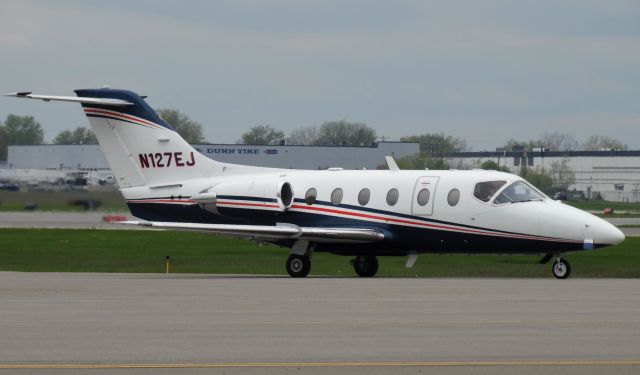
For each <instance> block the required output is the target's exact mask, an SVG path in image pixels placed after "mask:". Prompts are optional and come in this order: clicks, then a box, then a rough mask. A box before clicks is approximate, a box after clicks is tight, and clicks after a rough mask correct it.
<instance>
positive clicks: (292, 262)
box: [287, 254, 311, 277]
mask: <svg viewBox="0 0 640 375" xmlns="http://www.w3.org/2000/svg"><path fill="white" fill-rule="evenodd" d="M309 272H311V259H309V257H308V256H307V255H297V254H291V255H289V258H287V273H288V274H289V276H291V277H306V276H307V275H308V274H309Z"/></svg>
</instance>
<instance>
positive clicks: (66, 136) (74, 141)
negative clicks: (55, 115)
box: [53, 127, 98, 145]
mask: <svg viewBox="0 0 640 375" xmlns="http://www.w3.org/2000/svg"><path fill="white" fill-rule="evenodd" d="M53 143H54V144H57V145H95V144H98V140H97V139H96V136H95V134H93V132H92V131H91V129H87V128H83V127H77V128H76V129H75V130H73V131H71V130H63V131H61V132H60V133H58V135H57V136H56V137H55V138H54V139H53Z"/></svg>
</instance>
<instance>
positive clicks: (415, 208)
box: [411, 176, 440, 215]
mask: <svg viewBox="0 0 640 375" xmlns="http://www.w3.org/2000/svg"><path fill="white" fill-rule="evenodd" d="M439 178H440V177H433V176H427V177H420V178H418V181H416V186H415V188H414V189H413V200H412V203H411V211H412V212H413V214H414V215H431V214H433V201H434V200H435V196H436V187H437V186H438V179H439Z"/></svg>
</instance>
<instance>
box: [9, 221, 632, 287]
mask: <svg viewBox="0 0 640 375" xmlns="http://www.w3.org/2000/svg"><path fill="white" fill-rule="evenodd" d="M639 247H640V238H634V237H630V238H627V240H626V241H625V242H623V243H622V244H620V245H618V246H615V247H611V248H608V249H603V250H596V251H588V252H583V253H570V254H567V256H566V259H567V260H569V261H570V262H571V265H572V269H573V275H572V276H573V277H610V278H638V277H640V252H639V251H637V250H638V248H639ZM166 255H170V256H171V271H172V272H173V273H215V274H271V275H286V271H285V267H284V262H285V259H286V258H287V256H288V251H287V249H284V248H279V247H276V246H270V245H264V246H259V245H257V244H254V243H252V242H250V241H245V240H237V239H231V238H226V237H218V236H214V235H208V234H200V233H186V232H172V231H132V230H95V229H91V230H86V229H0V271H26V272H36V271H37V272H133V273H139V272H143V273H162V272H164V269H165V256H166ZM349 259H350V257H344V256H337V255H333V254H326V253H316V254H314V255H313V266H312V271H311V274H312V275H330V276H354V271H353V269H352V267H351V266H350V265H349ZM405 260H406V258H405V257H380V271H379V273H378V275H379V276H397V277H551V272H550V267H551V264H550V263H549V264H547V265H540V264H537V261H538V257H536V256H523V255H514V256H505V255H502V256H500V255H427V254H423V255H421V256H420V258H419V259H418V262H417V263H416V265H415V266H414V268H412V269H406V268H404V262H405Z"/></svg>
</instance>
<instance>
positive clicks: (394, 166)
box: [384, 156, 400, 171]
mask: <svg viewBox="0 0 640 375" xmlns="http://www.w3.org/2000/svg"><path fill="white" fill-rule="evenodd" d="M384 158H385V160H386V161H387V166H388V167H389V170H390V171H399V170H400V168H398V164H396V161H395V160H393V156H385V157H384Z"/></svg>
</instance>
